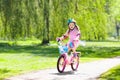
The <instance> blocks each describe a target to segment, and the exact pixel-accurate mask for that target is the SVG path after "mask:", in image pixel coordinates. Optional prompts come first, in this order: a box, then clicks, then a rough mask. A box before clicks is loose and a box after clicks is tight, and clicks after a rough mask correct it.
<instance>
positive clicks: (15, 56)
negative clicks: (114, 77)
mask: <svg viewBox="0 0 120 80" xmlns="http://www.w3.org/2000/svg"><path fill="white" fill-rule="evenodd" d="M39 43H40V41H17V43H14V42H5V41H3V42H1V44H0V79H3V78H6V77H9V76H13V75H17V74H20V73H26V72H30V71H34V70H40V69H46V68H56V63H57V59H58V57H59V55H60V54H59V52H58V47H57V45H52V46H51V45H50V46H40V45H38V44H39ZM50 43H51V44H56V42H54V41H51V42H50ZM103 44H104V45H103ZM119 47H120V42H115V43H114V42H86V46H85V47H82V46H80V47H79V48H78V49H77V51H80V52H81V53H82V54H81V57H80V62H82V63H83V62H89V61H96V60H101V59H104V58H109V57H115V56H118V55H120V48H119Z"/></svg>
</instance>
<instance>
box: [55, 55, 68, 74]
mask: <svg viewBox="0 0 120 80" xmlns="http://www.w3.org/2000/svg"><path fill="white" fill-rule="evenodd" d="M65 67H66V61H65V56H64V55H61V56H60V57H59V58H58V61H57V70H58V72H60V73H62V72H63V71H64V69H65Z"/></svg>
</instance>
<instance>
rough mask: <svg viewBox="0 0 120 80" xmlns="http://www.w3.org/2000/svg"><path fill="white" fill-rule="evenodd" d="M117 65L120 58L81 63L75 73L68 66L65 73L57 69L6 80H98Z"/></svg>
mask: <svg viewBox="0 0 120 80" xmlns="http://www.w3.org/2000/svg"><path fill="white" fill-rule="evenodd" d="M116 65H120V58H119V57H118V58H112V59H105V60H100V61H94V62H89V63H81V64H80V65H79V68H78V71H76V72H73V71H72V70H71V68H70V67H69V66H68V67H67V69H65V72H64V73H58V71H57V70H56V69H46V70H40V71H34V72H31V73H26V74H22V75H19V76H15V77H11V78H8V79H5V80H96V78H97V77H99V76H100V74H102V73H104V72H106V71H107V70H109V69H110V68H112V67H114V66H116Z"/></svg>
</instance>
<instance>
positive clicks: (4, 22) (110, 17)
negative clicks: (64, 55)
mask: <svg viewBox="0 0 120 80" xmlns="http://www.w3.org/2000/svg"><path fill="white" fill-rule="evenodd" d="M119 3H120V1H119V0H31V1H30V0H1V1H0V38H2V39H4V40H5V39H6V40H17V39H21V38H22V39H26V38H32V37H35V38H37V39H41V40H43V42H49V40H55V38H56V37H58V36H61V35H62V34H63V33H65V31H66V30H67V26H68V25H67V19H68V18H74V19H75V20H76V21H77V24H78V25H79V26H80V30H81V34H82V39H85V40H105V39H106V38H107V37H108V36H109V34H113V32H114V31H115V29H114V26H115V20H118V21H119V20H120V19H119V18H120V16H119Z"/></svg>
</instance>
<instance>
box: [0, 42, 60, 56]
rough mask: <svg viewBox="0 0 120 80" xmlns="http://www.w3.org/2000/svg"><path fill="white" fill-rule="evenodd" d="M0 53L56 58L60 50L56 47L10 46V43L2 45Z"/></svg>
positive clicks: (0, 45)
mask: <svg viewBox="0 0 120 80" xmlns="http://www.w3.org/2000/svg"><path fill="white" fill-rule="evenodd" d="M0 53H11V54H14V53H15V54H20V53H26V54H27V53H31V54H34V55H40V56H49V57H56V56H58V55H59V53H58V48H57V47H54V46H41V45H24V46H20V45H9V44H8V43H0Z"/></svg>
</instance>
